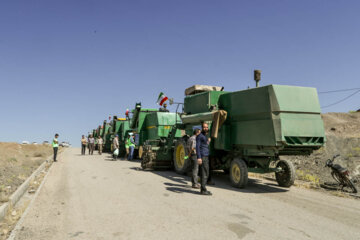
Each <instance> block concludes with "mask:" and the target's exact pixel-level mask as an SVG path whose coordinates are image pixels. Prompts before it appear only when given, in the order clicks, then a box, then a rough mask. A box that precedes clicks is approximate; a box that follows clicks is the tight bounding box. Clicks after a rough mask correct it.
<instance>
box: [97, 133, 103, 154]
mask: <svg viewBox="0 0 360 240" xmlns="http://www.w3.org/2000/svg"><path fill="white" fill-rule="evenodd" d="M97 144H98V151H99V155H101V154H102V148H103V140H102V138H101V136H99V138H98V140H97Z"/></svg>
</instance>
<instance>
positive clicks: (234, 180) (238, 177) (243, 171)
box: [230, 158, 248, 188]
mask: <svg viewBox="0 0 360 240" xmlns="http://www.w3.org/2000/svg"><path fill="white" fill-rule="evenodd" d="M230 181H231V184H232V185H233V186H234V187H237V188H244V187H245V186H246V184H247V182H248V168H247V165H246V163H245V161H244V160H242V159H239V158H235V159H234V160H232V162H231V165H230Z"/></svg>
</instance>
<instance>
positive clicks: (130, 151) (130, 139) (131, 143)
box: [128, 135, 135, 160]
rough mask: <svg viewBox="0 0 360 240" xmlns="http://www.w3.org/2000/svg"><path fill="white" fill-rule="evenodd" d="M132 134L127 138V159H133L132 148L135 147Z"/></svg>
mask: <svg viewBox="0 0 360 240" xmlns="http://www.w3.org/2000/svg"><path fill="white" fill-rule="evenodd" d="M134 137H135V136H134V135H130V138H129V157H128V160H133V158H134V149H135V140H134Z"/></svg>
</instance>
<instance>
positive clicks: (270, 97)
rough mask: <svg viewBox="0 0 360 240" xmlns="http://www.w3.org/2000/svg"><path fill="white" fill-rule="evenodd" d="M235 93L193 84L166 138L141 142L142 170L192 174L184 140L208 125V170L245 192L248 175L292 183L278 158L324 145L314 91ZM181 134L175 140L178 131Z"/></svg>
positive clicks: (287, 166) (273, 88)
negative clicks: (224, 175) (220, 172)
mask: <svg viewBox="0 0 360 240" xmlns="http://www.w3.org/2000/svg"><path fill="white" fill-rule="evenodd" d="M259 80H260V72H259V71H255V81H256V88H252V89H246V90H242V91H236V92H226V91H223V88H221V87H214V86H201V85H195V86H193V87H190V88H188V89H186V90H185V99H184V106H183V112H182V113H181V114H180V115H179V116H180V118H181V122H178V121H177V120H175V119H176V117H177V116H178V115H177V114H175V117H174V122H175V121H176V124H174V125H172V126H171V131H169V134H168V136H167V137H166V138H160V139H158V140H148V141H145V142H144V146H143V149H144V153H143V159H142V163H141V165H142V167H143V168H144V169H159V168H165V167H167V168H172V167H173V168H174V169H175V171H176V172H178V173H180V174H184V173H186V172H188V171H189V170H190V167H191V160H190V158H187V157H186V156H187V155H188V150H187V140H188V138H189V136H191V135H192V132H193V129H194V128H195V127H200V126H201V123H203V122H207V123H209V124H210V133H211V135H210V137H211V144H210V156H209V159H210V166H211V169H212V170H224V171H225V172H226V173H229V176H230V181H231V183H232V185H233V186H235V187H238V188H244V187H245V186H246V184H247V182H248V172H254V173H272V172H273V173H275V176H276V180H277V182H278V184H279V185H280V186H283V187H290V186H291V185H293V183H294V181H295V170H294V166H293V164H292V163H291V162H290V161H288V160H286V159H280V156H282V155H309V154H311V153H312V152H313V151H314V150H316V149H319V148H320V147H321V146H323V145H324V143H325V132H324V125H323V121H322V119H321V116H320V112H321V111H320V105H319V101H318V95H317V91H316V89H315V88H309V87H294V86H283V85H268V86H264V87H258V82H259ZM179 130H181V131H183V136H182V137H178V131H179Z"/></svg>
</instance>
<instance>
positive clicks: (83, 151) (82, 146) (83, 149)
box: [81, 144, 86, 155]
mask: <svg viewBox="0 0 360 240" xmlns="http://www.w3.org/2000/svg"><path fill="white" fill-rule="evenodd" d="M85 151H86V144H81V155H85Z"/></svg>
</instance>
